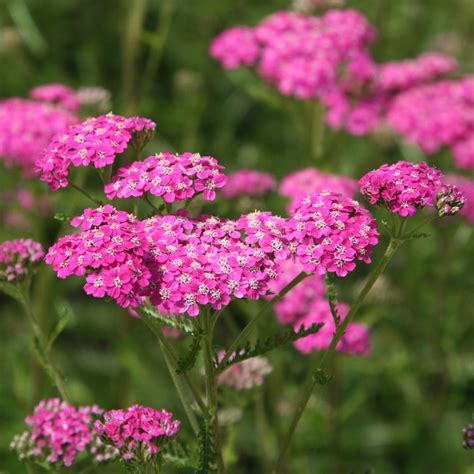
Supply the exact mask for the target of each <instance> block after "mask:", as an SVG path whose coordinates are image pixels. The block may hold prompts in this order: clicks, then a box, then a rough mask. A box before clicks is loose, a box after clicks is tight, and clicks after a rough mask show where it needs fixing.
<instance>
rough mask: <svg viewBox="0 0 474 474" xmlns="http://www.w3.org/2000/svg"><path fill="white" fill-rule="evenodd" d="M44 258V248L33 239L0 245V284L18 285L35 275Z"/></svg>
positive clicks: (12, 241) (10, 241)
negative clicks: (2, 282) (19, 282)
mask: <svg viewBox="0 0 474 474" xmlns="http://www.w3.org/2000/svg"><path fill="white" fill-rule="evenodd" d="M43 257H44V251H43V247H42V246H41V244H40V243H38V242H35V241H34V240H31V239H17V240H7V241H5V242H3V243H1V244H0V282H1V281H5V282H8V283H16V282H18V281H22V280H24V279H25V278H26V277H27V276H29V275H31V274H32V273H34V271H35V270H36V268H37V266H38V265H39V263H40V261H41V260H42V258H43Z"/></svg>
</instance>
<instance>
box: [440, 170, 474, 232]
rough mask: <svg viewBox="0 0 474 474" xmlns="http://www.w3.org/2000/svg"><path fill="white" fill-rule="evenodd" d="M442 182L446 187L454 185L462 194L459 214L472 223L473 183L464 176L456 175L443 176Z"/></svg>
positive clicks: (473, 221)
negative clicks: (462, 203) (461, 205)
mask: <svg viewBox="0 0 474 474" xmlns="http://www.w3.org/2000/svg"><path fill="white" fill-rule="evenodd" d="M443 182H444V183H445V184H448V185H455V186H456V187H457V188H458V189H459V190H461V191H462V193H463V194H464V197H465V199H464V206H463V207H462V209H461V211H460V212H459V214H460V215H461V216H463V217H464V218H465V219H466V220H467V221H468V222H470V223H474V181H473V180H472V179H470V178H467V177H465V176H460V175H456V174H447V175H445V177H444V179H443Z"/></svg>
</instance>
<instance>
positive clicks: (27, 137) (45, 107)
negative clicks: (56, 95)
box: [0, 97, 78, 178]
mask: <svg viewBox="0 0 474 474" xmlns="http://www.w3.org/2000/svg"><path fill="white" fill-rule="evenodd" d="M77 122H78V118H77V117H76V115H74V114H72V113H71V112H69V111H67V110H65V109H62V108H59V107H56V106H54V105H52V104H49V103H43V102H36V101H32V100H27V99H22V98H18V97H15V98H11V99H6V100H1V101H0V156H1V157H2V158H3V160H4V161H5V164H6V165H7V166H9V167H12V166H18V167H19V168H20V169H21V171H22V173H23V174H24V175H25V176H26V177H28V178H31V177H32V176H34V164H35V161H36V160H37V159H38V158H40V156H41V153H42V151H43V149H44V148H45V147H46V146H47V145H48V143H49V142H50V140H51V138H52V137H53V136H54V135H55V134H56V133H58V132H60V131H62V130H64V129H66V128H67V127H69V126H70V125H73V124H76V123H77Z"/></svg>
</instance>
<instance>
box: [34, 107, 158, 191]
mask: <svg viewBox="0 0 474 474" xmlns="http://www.w3.org/2000/svg"><path fill="white" fill-rule="evenodd" d="M154 129H155V123H154V122H152V121H151V120H148V119H143V118H140V117H131V118H126V117H122V116H120V115H113V114H107V115H101V116H99V117H95V118H89V119H87V120H86V121H85V122H83V123H81V124H79V125H74V126H71V127H69V129H67V130H66V131H62V132H60V133H58V134H56V135H55V136H54V138H53V139H52V141H51V143H50V144H49V146H48V147H47V148H46V149H45V150H44V152H43V154H42V156H41V157H40V158H39V159H38V160H37V161H36V170H37V172H38V173H39V174H40V179H41V181H45V182H47V183H48V184H49V186H50V188H51V189H52V190H53V191H56V190H57V189H59V188H65V187H66V186H67V185H68V184H69V181H68V176H69V167H70V166H71V165H74V166H89V165H90V164H93V165H94V166H95V167H96V168H104V167H105V166H109V165H113V163H114V161H115V158H116V156H117V155H118V154H120V153H122V152H123V151H124V150H125V149H126V148H127V146H128V144H129V142H130V141H131V140H132V139H134V140H140V135H141V134H143V133H145V134H147V133H148V132H149V131H153V130H154Z"/></svg>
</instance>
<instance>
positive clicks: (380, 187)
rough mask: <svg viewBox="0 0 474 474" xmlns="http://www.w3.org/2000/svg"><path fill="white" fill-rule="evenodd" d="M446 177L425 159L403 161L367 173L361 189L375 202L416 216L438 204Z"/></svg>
mask: <svg viewBox="0 0 474 474" xmlns="http://www.w3.org/2000/svg"><path fill="white" fill-rule="evenodd" d="M442 176H443V175H442V173H441V171H439V170H438V169H436V168H432V167H430V166H428V165H427V164H426V163H424V162H421V163H411V162H408V161H399V162H397V163H395V164H393V165H388V164H384V165H382V166H381V167H380V168H378V169H376V170H373V171H370V172H369V173H367V174H366V175H365V176H363V177H362V178H361V179H360V181H359V183H360V186H361V189H360V191H361V193H362V194H363V195H364V196H365V197H366V198H367V199H368V200H369V202H370V203H371V204H373V205H380V206H381V205H385V206H388V208H389V209H390V211H391V212H395V213H397V214H400V215H401V216H402V217H407V216H413V215H414V214H415V213H416V211H417V210H418V209H421V208H423V207H425V206H430V207H433V206H434V205H435V204H436V197H437V193H438V191H439V189H440V187H441V185H442V181H441V178H442Z"/></svg>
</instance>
